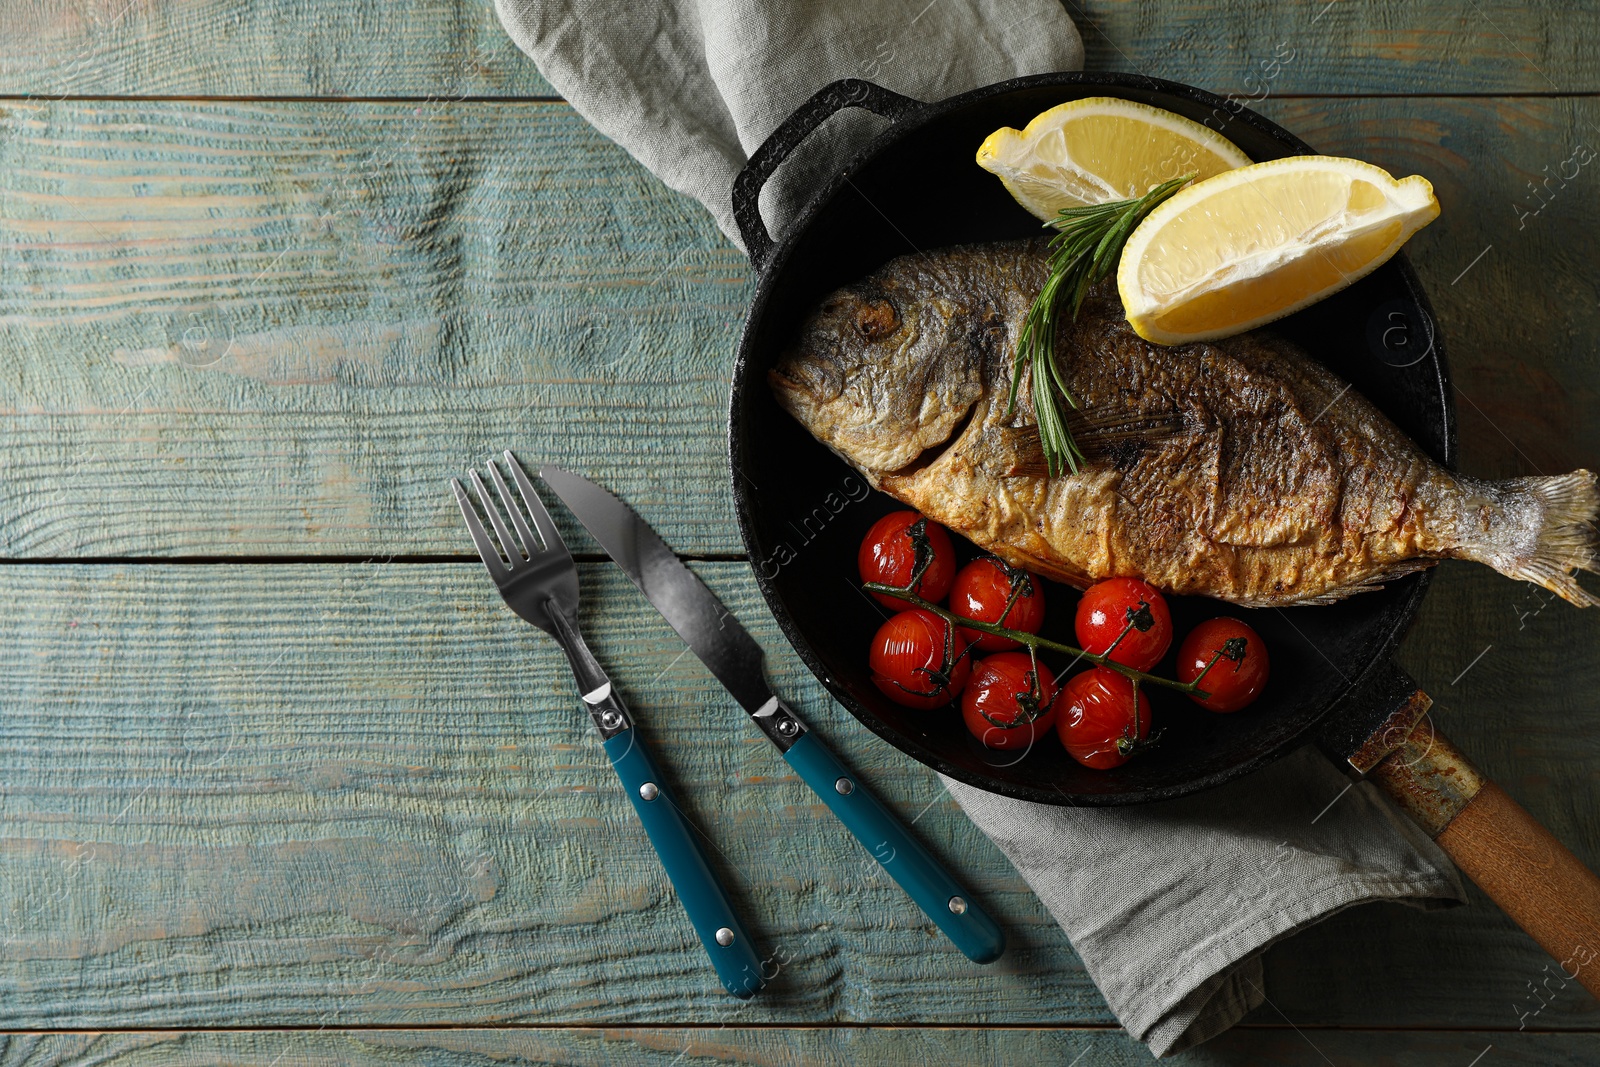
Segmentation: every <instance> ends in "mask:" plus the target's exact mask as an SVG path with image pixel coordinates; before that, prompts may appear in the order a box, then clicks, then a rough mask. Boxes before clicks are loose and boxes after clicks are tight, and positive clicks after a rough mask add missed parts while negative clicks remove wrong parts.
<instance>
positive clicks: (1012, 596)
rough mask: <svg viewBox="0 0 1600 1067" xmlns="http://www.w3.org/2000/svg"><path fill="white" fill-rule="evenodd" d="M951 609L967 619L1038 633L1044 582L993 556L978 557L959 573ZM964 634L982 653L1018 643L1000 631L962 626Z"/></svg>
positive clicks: (1003, 648)
mask: <svg viewBox="0 0 1600 1067" xmlns="http://www.w3.org/2000/svg"><path fill="white" fill-rule="evenodd" d="M950 610H951V611H953V612H955V613H956V614H957V615H960V616H961V617H962V618H964V619H975V620H977V621H978V622H992V623H995V624H996V625H999V626H1004V627H1006V628H1007V629H1008V630H1021V631H1022V632H1023V633H1028V634H1036V633H1038V632H1039V627H1040V626H1042V625H1044V584H1043V583H1042V582H1040V581H1039V579H1037V578H1035V577H1034V576H1033V575H1031V574H1029V573H1028V572H1027V571H1025V570H1019V569H1018V568H1016V567H1013V566H1011V565H1010V564H1009V563H1006V562H1005V561H1004V560H1001V559H997V558H996V557H994V556H985V557H984V558H983V559H975V560H973V561H972V562H971V563H969V564H967V565H966V566H965V567H962V568H961V570H960V571H958V572H957V573H956V580H955V583H954V584H953V585H952V586H951V587H950ZM961 636H962V637H965V638H966V639H967V640H968V641H970V642H972V645H973V647H974V648H976V649H978V650H979V651H981V652H1004V651H1006V650H1007V649H1012V648H1017V647H1018V645H1017V642H1015V641H1013V640H1012V639H1011V638H1009V637H1001V636H1000V635H998V634H986V633H984V632H983V631H981V630H971V629H968V628H967V627H965V626H963V627H961Z"/></svg>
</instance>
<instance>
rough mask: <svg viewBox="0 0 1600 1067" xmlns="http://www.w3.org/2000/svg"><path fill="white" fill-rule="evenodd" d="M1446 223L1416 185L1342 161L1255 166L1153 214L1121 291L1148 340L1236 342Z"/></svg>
mask: <svg viewBox="0 0 1600 1067" xmlns="http://www.w3.org/2000/svg"><path fill="white" fill-rule="evenodd" d="M1438 217H1439V201H1438V200H1436V199H1435V198H1434V195H1433V186H1432V185H1430V184H1428V181H1427V179H1425V178H1421V177H1418V176H1417V175H1412V176H1411V177H1409V178H1404V179H1402V180H1400V181H1396V180H1395V179H1394V178H1393V177H1392V176H1390V174H1389V173H1388V172H1387V171H1385V170H1383V169H1381V168H1379V167H1374V166H1373V165H1372V164H1370V163H1363V162H1361V161H1360V160H1355V159H1341V158H1338V157H1335V156H1291V157H1289V158H1287V159H1274V160H1271V161H1269V162H1266V163H1256V164H1252V165H1251V166H1248V167H1241V168H1240V169H1238V170H1232V171H1228V172H1226V173H1223V174H1219V175H1217V176H1215V177H1213V178H1209V179H1207V180H1205V181H1202V182H1196V183H1194V184H1193V185H1190V186H1189V187H1188V188H1186V189H1182V190H1180V191H1179V192H1177V193H1176V194H1174V195H1173V197H1172V199H1170V200H1168V201H1166V202H1165V203H1164V204H1162V205H1160V206H1159V207H1157V208H1156V209H1155V210H1154V211H1152V212H1151V213H1150V215H1149V216H1148V217H1147V218H1146V219H1145V220H1144V221H1143V222H1141V223H1140V224H1139V227H1138V229H1136V230H1134V231H1133V235H1132V236H1131V237H1129V238H1128V243H1127V245H1125V246H1124V248H1123V251H1122V260H1121V262H1120V264H1119V265H1118V268H1117V289H1118V291H1119V292H1120V293H1121V295H1122V306H1123V310H1124V311H1126V312H1127V315H1128V322H1129V323H1130V324H1131V325H1132V326H1133V328H1134V329H1135V330H1136V331H1137V332H1138V334H1139V336H1140V337H1143V338H1144V339H1145V340H1147V341H1154V342H1156V343H1158V344H1168V345H1172V344H1183V343H1185V342H1188V341H1204V340H1208V339H1210V338H1214V337H1226V336H1229V335H1231V334H1236V333H1243V332H1244V331H1246V330H1250V329H1254V328H1255V327H1257V326H1260V325H1262V324H1264V323H1268V322H1271V321H1272V320H1273V319H1277V318H1281V317H1283V316H1284V315H1288V314H1289V313H1291V312H1293V311H1298V310H1299V309H1300V308H1303V307H1305V306H1306V305H1307V304H1312V303H1315V302H1316V301H1318V300H1321V299H1322V298H1324V297H1326V296H1328V295H1330V294H1331V293H1335V292H1337V291H1339V290H1340V289H1343V288H1344V287H1345V286H1347V285H1349V284H1350V283H1352V282H1354V281H1356V280H1358V279H1360V278H1363V277H1365V276H1366V275H1368V274H1370V273H1371V272H1372V271H1374V270H1376V269H1377V268H1378V267H1379V266H1381V265H1382V264H1383V263H1385V262H1386V261H1388V259H1389V257H1391V256H1393V255H1394V254H1395V253H1396V252H1398V251H1399V250H1400V246H1401V245H1403V244H1405V243H1406V241H1407V239H1408V238H1410V236H1411V235H1412V234H1414V233H1416V232H1417V231H1418V230H1420V229H1422V227H1424V226H1426V225H1427V224H1428V223H1430V222H1432V221H1433V220H1434V219H1436V218H1438Z"/></svg>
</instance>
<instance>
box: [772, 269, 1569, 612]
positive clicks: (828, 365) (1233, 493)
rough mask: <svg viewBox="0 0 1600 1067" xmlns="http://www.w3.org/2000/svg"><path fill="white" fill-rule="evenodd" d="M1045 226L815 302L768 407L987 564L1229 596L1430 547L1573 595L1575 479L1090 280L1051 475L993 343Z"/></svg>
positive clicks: (1061, 354)
mask: <svg viewBox="0 0 1600 1067" xmlns="http://www.w3.org/2000/svg"><path fill="white" fill-rule="evenodd" d="M1046 273H1047V264H1046V260H1045V243H1044V242H1043V241H1042V240H1041V241H1015V242H1005V243H1000V244H988V245H970V246H963V247H959V248H952V249H945V250H942V251H937V252H931V253H928V254H926V255H922V254H919V255H915V256H907V257H904V258H901V259H897V260H894V261H892V262H890V263H888V264H887V265H885V266H884V267H883V268H881V269H880V270H878V271H877V272H876V273H874V274H872V275H871V276H869V277H868V278H866V279H864V280H862V281H861V282H858V283H856V284H855V285H851V286H847V287H846V288H844V289H841V290H839V291H837V292H835V293H833V294H831V295H830V296H828V297H827V298H825V299H824V300H823V301H822V302H821V304H820V305H819V306H818V307H817V308H816V309H815V310H814V311H813V312H812V314H811V315H810V317H809V318H808V319H807V321H806V322H805V324H804V325H803V327H802V329H801V332H800V336H799V339H798V340H797V342H796V343H795V344H794V346H793V347H792V348H791V350H790V351H789V352H787V353H786V354H785V355H784V356H783V358H782V359H780V361H779V363H778V365H777V366H776V367H774V368H773V370H772V371H770V372H769V375H768V378H769V383H770V385H771V387H772V389H773V391H774V394H775V396H776V398H777V400H778V402H779V404H780V405H781V406H782V407H783V408H784V409H785V410H787V411H788V412H789V413H790V414H792V415H793V416H794V417H795V418H797V419H798V420H799V421H800V422H801V424H802V425H804V426H805V427H806V428H807V429H808V430H809V431H810V432H811V433H812V434H813V435H814V436H816V437H817V438H818V439H819V440H821V441H822V442H823V443H824V444H826V445H827V446H828V447H829V448H831V449H833V450H834V451H835V452H836V453H838V454H839V455H840V456H842V457H843V458H844V459H845V460H846V461H847V462H849V463H850V464H851V465H853V466H854V467H856V468H857V469H858V470H860V471H861V473H862V474H863V475H864V476H865V477H866V478H867V479H868V480H869V481H870V482H871V483H872V484H873V485H874V486H876V487H878V488H880V489H882V490H884V491H885V492H887V493H889V494H890V495H892V496H894V497H895V498H897V499H899V500H901V501H903V502H905V503H906V504H907V505H909V506H911V507H913V508H915V509H917V510H918V511H920V512H922V513H923V514H924V515H927V516H929V517H930V518H932V519H934V520H936V521H938V522H940V523H943V524H944V525H946V526H948V527H949V528H950V529H952V530H954V531H956V532H957V533H960V534H962V535H963V536H965V537H967V538H969V539H970V540H972V541H974V542H976V543H977V544H979V545H981V546H983V547H985V548H987V549H989V550H990V551H992V552H994V553H995V554H997V555H999V556H1001V557H1002V558H1004V559H1006V560H1008V561H1009V562H1011V563H1013V564H1015V565H1018V566H1022V567H1027V568H1028V569H1030V570H1034V571H1037V572H1040V573H1042V574H1046V575H1048V576H1051V577H1054V578H1057V579H1059V580H1061V581H1065V582H1069V583H1071V584H1074V585H1077V586H1080V587H1081V586H1085V585H1087V584H1089V583H1091V582H1094V581H1097V580H1099V579H1102V578H1107V577H1112V576H1135V577H1141V578H1144V579H1145V580H1146V581H1149V582H1150V583H1151V584H1153V585H1155V586H1157V587H1158V588H1161V589H1165V590H1168V591H1170V592H1174V593H1180V594H1196V595H1203V596H1211V597H1217V598H1220V599H1222V600H1227V601H1231V602H1233V603H1235V604H1240V605H1245V606H1267V605H1288V604H1305V603H1325V602H1329V601H1333V600H1338V599H1340V598H1342V597H1345V596H1348V595H1350V594H1352V593H1356V592H1360V591H1362V590H1365V589H1373V588H1377V587H1378V586H1379V585H1381V584H1382V583H1383V582H1384V581H1386V580H1388V579H1392V578H1394V577H1396V576H1398V575H1401V574H1405V573H1409V572H1411V571H1414V570H1418V569H1420V568H1423V567H1427V566H1431V565H1432V564H1433V563H1435V562H1436V561H1437V560H1439V559H1445V558H1458V559H1470V560H1477V561H1479V562H1483V563H1487V564H1488V565H1490V566H1492V567H1494V568H1495V569H1496V570H1499V571H1500V572H1502V573H1503V574H1506V575H1509V576H1511V577H1515V578H1523V579H1526V580H1529V581H1534V582H1537V583H1538V584H1540V585H1542V586H1544V587H1545V588H1546V589H1549V590H1551V591H1553V592H1555V593H1558V594H1560V595H1561V596H1563V597H1565V598H1566V599H1567V600H1569V601H1571V602H1573V603H1574V604H1578V605H1581V606H1589V605H1591V604H1595V603H1600V600H1597V598H1596V597H1594V596H1593V595H1592V594H1590V593H1588V592H1587V591H1585V590H1584V589H1583V588H1581V587H1580V586H1579V585H1578V583H1577V582H1576V580H1575V579H1574V578H1573V576H1572V572H1573V571H1574V570H1575V569H1585V570H1591V571H1592V570H1594V569H1595V561H1596V554H1595V531H1594V520H1595V514H1596V510H1597V508H1600V494H1597V492H1596V486H1595V477H1594V475H1593V474H1591V473H1589V472H1588V471H1582V470H1580V471H1575V472H1573V473H1571V474H1567V475H1561V476H1558V477H1553V478H1517V479H1512V480H1509V481H1501V482H1488V481H1481V480H1478V479H1473V478H1467V477H1463V476H1459V475H1453V474H1451V473H1450V472H1448V471H1446V470H1445V469H1444V468H1442V467H1440V466H1439V465H1438V464H1436V463H1434V462H1433V461H1432V460H1431V459H1430V458H1428V457H1427V456H1426V455H1425V454H1424V453H1423V452H1422V451H1421V450H1420V449H1419V448H1418V447H1417V446H1416V445H1415V444H1413V443H1412V442H1411V441H1410V439H1409V438H1407V437H1406V436H1405V434H1403V433H1402V432H1401V431H1400V430H1399V428H1398V427H1396V426H1395V425H1394V424H1393V423H1391V422H1390V421H1389V420H1388V419H1387V418H1386V417H1385V416H1384V415H1383V414H1382V413H1380V412H1379V411H1378V409H1377V408H1375V407H1374V406H1373V405H1372V404H1371V403H1369V402H1368V401H1367V400H1366V399H1365V398H1363V397H1361V396H1360V395H1358V394H1357V393H1356V392H1355V391H1354V390H1352V389H1351V388H1350V387H1349V386H1348V385H1347V384H1346V383H1344V382H1342V381H1340V380H1339V379H1338V378H1337V377H1335V376H1334V375H1333V374H1331V373H1329V372H1328V371H1327V370H1326V369H1325V368H1323V367H1322V366H1321V365H1320V364H1318V363H1317V362H1315V361H1314V360H1312V359H1310V358H1309V357H1308V356H1306V355H1304V354H1303V353H1301V352H1299V351H1298V350H1297V349H1295V348H1294V347H1293V346H1292V345H1290V344H1289V343H1288V342H1286V341H1284V340H1282V339H1281V338H1279V337H1277V336H1275V335H1273V334H1270V333H1266V332H1259V331H1258V332H1255V333H1249V334H1244V335H1241V336H1238V337H1233V338H1228V339H1225V340H1220V341H1213V342H1206V343H1199V344H1190V345H1183V346H1176V347H1162V346H1158V345H1154V344H1151V343H1149V342H1147V341H1145V340H1143V339H1142V338H1140V337H1139V336H1138V335H1137V334H1135V333H1134V332H1133V330H1132V329H1131V328H1130V327H1129V326H1128V324H1127V322H1126V320H1125V318H1124V317H1123V314H1122V308H1121V305H1120V302H1119V301H1118V298H1117V295H1116V291H1115V289H1114V288H1112V287H1111V286H1109V285H1102V286H1100V287H1098V288H1097V289H1096V290H1095V291H1094V292H1092V293H1091V294H1090V296H1089V298H1088V299H1087V300H1086V301H1085V303H1084V305H1083V308H1082V309H1081V311H1080V313H1079V315H1078V317H1077V319H1076V321H1075V322H1064V323H1063V324H1062V326H1061V330H1060V333H1059V334H1058V336H1057V344H1056V352H1057V359H1058V360H1059V363H1060V366H1061V369H1062V371H1063V373H1064V375H1065V378H1066V380H1067V383H1068V385H1069V387H1070V389H1071V391H1072V394H1073V396H1074V397H1075V398H1076V399H1077V400H1078V403H1079V405H1080V409H1079V410H1078V411H1077V412H1069V415H1068V422H1069V425H1070V426H1071V427H1072V429H1073V433H1074V437H1075V438H1076V439H1077V440H1078V442H1079V444H1080V445H1082V446H1084V448H1085V450H1086V451H1087V452H1088V454H1089V458H1088V462H1087V463H1086V464H1084V465H1083V466H1082V467H1081V469H1080V470H1079V472H1078V473H1076V474H1067V475H1063V476H1060V477H1055V478H1051V477H1049V476H1048V474H1047V472H1046V470H1045V467H1044V462H1043V457H1042V454H1041V452H1040V448H1039V442H1038V435H1037V432H1036V430H1035V429H1034V427H1033V413H1032V408H1031V405H1030V403H1029V400H1028V397H1029V396H1030V392H1029V388H1028V383H1027V382H1026V381H1024V382H1023V384H1022V388H1021V389H1020V390H1019V392H1018V398H1017V405H1016V409H1015V411H1013V412H1012V413H1011V414H1010V415H1008V414H1007V406H1008V403H1007V402H1008V391H1009V387H1010V375H1011V366H1012V357H1013V353H1014V351H1015V347H1016V343H1017V339H1018V337H1019V335H1020V333H1021V329H1022V323H1023V319H1024V316H1025V315H1026V313H1027V309H1028V305H1029V303H1030V301H1031V300H1032V296H1033V294H1034V293H1036V292H1038V291H1039V289H1040V287H1041V286H1042V285H1043V283H1044V279H1045V276H1046Z"/></svg>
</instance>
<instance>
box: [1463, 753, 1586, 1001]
mask: <svg viewBox="0 0 1600 1067" xmlns="http://www.w3.org/2000/svg"><path fill="white" fill-rule="evenodd" d="M1436 840H1437V841H1438V842H1439V847H1440V848H1442V849H1444V851H1445V854H1446V855H1448V856H1449V857H1450V858H1451V859H1452V860H1454V861H1455V863H1456V866H1458V867H1460V868H1461V871H1462V873H1464V874H1465V875H1466V876H1467V877H1469V878H1471V879H1472V880H1473V882H1475V883H1477V885H1478V887H1479V888H1480V889H1482V890H1483V891H1484V892H1485V893H1487V894H1488V895H1489V896H1490V897H1492V898H1493V899H1494V901H1495V903H1496V904H1498V905H1500V908H1501V910H1503V911H1504V912H1505V913H1506V914H1507V915H1508V916H1510V917H1511V918H1512V919H1514V920H1515V921H1516V922H1517V925H1519V926H1521V927H1522V928H1523V929H1524V930H1526V931H1528V934H1529V936H1531V937H1532V938H1533V939H1534V940H1535V941H1537V942H1539V944H1540V945H1542V946H1543V947H1544V950H1545V951H1546V952H1548V953H1550V956H1551V958H1552V959H1553V960H1555V961H1556V964H1557V967H1558V968H1559V971H1558V973H1557V974H1555V975H1553V976H1552V978H1553V979H1554V984H1552V985H1551V986H1550V987H1549V988H1550V989H1551V990H1560V989H1563V988H1566V987H1567V986H1568V985H1569V984H1570V983H1571V982H1573V981H1576V982H1577V983H1578V984H1579V985H1581V986H1582V987H1583V988H1585V989H1587V990H1588V991H1589V992H1590V994H1591V995H1593V996H1596V997H1600V974H1597V971H1600V879H1597V878H1596V877H1595V875H1594V872H1593V871H1591V870H1589V868H1587V867H1585V866H1584V865H1583V864H1582V863H1581V862H1580V861H1579V860H1578V859H1577V857H1575V856H1573V854H1572V853H1571V852H1570V851H1569V850H1568V849H1567V847H1566V846H1565V845H1563V844H1562V843H1561V842H1560V841H1557V840H1556V839H1555V837H1553V836H1552V835H1551V833H1550V831H1549V830H1547V829H1546V828H1545V827H1543V826H1541V825H1539V823H1538V822H1537V821H1536V820H1535V819H1533V818H1532V817H1531V816H1530V815H1529V814H1528V812H1527V811H1526V810H1525V809H1524V808H1523V807H1522V806H1521V805H1519V804H1518V803H1517V802H1516V801H1514V800H1512V799H1511V798H1510V797H1508V796H1507V795H1506V793H1505V790H1503V789H1501V788H1500V787H1499V786H1497V785H1495V784H1494V783H1493V782H1489V783H1488V784H1486V785H1485V786H1484V787H1483V789H1482V790H1481V791H1480V792H1479V793H1478V795H1477V796H1476V797H1474V798H1473V799H1472V802H1471V803H1469V804H1468V805H1467V806H1466V807H1465V808H1464V809H1462V811H1461V814H1459V815H1457V816H1456V817H1455V819H1453V820H1452V821H1451V823H1450V825H1448V826H1446V827H1445V828H1444V832H1443V833H1441V834H1439V836H1438V837H1437V838H1436Z"/></svg>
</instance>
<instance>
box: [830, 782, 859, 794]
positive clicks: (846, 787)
mask: <svg viewBox="0 0 1600 1067" xmlns="http://www.w3.org/2000/svg"><path fill="white" fill-rule="evenodd" d="M833 788H834V790H835V791H836V792H838V794H839V795H840V796H842V797H847V796H849V795H850V794H851V793H854V792H855V791H856V784H855V783H854V782H852V781H851V780H850V779H848V778H840V779H839V780H838V781H837V782H834V783H833Z"/></svg>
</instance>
